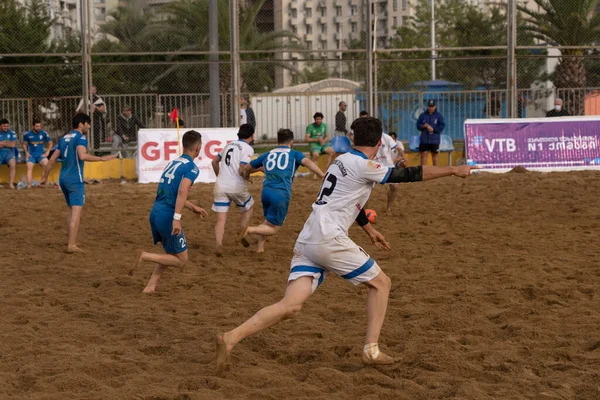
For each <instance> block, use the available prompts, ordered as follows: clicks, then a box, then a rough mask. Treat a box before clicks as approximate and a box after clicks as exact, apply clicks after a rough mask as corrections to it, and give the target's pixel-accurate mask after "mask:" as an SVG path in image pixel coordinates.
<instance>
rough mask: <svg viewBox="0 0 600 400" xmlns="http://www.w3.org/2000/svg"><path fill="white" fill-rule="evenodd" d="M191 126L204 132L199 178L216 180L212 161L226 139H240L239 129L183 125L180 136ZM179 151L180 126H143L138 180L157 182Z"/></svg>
mask: <svg viewBox="0 0 600 400" xmlns="http://www.w3.org/2000/svg"><path fill="white" fill-rule="evenodd" d="M191 130H195V131H198V132H200V134H201V135H202V149H201V150H200V155H199V156H198V158H196V159H195V160H194V162H195V163H196V165H197V166H198V169H199V170H200V174H199V175H198V179H196V182H214V181H215V180H216V177H215V173H214V171H213V169H212V165H211V162H212V160H213V159H214V158H215V157H216V156H217V154H219V152H220V151H221V150H223V148H224V147H225V146H226V145H227V143H229V142H232V141H234V140H237V133H238V130H239V129H238V128H198V129H191V128H185V129H180V134H181V138H183V134H184V133H185V132H187V131H191ZM181 138H180V139H181ZM181 151H183V147H181ZM179 155H180V153H179V150H178V144H177V129H140V130H139V131H138V156H137V174H138V182H139V183H153V182H158V181H159V180H160V176H161V175H162V173H163V171H164V169H165V167H166V166H167V164H168V163H169V162H170V161H172V160H174V159H176V158H177V157H179Z"/></svg>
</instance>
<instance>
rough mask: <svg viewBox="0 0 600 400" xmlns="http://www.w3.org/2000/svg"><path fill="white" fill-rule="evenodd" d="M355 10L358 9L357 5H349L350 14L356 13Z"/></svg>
mask: <svg viewBox="0 0 600 400" xmlns="http://www.w3.org/2000/svg"><path fill="white" fill-rule="evenodd" d="M357 11H358V7H356V6H352V7H350V15H356V13H357Z"/></svg>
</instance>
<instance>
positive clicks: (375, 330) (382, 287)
mask: <svg viewBox="0 0 600 400" xmlns="http://www.w3.org/2000/svg"><path fill="white" fill-rule="evenodd" d="M365 285H367V286H368V287H369V297H368V299H367V336H366V338H365V348H364V350H363V356H362V362H363V364H366V365H382V364H393V363H394V362H395V360H394V359H393V358H392V357H390V356H388V355H387V354H385V353H382V352H381V351H379V346H378V343H379V334H380V333H381V327H382V325H383V320H384V319H385V312H386V310H387V303H388V297H389V295H390V288H391V286H392V281H391V280H390V278H389V277H388V276H387V275H386V274H385V273H384V272H383V271H381V272H380V273H379V275H377V276H376V277H375V279H372V280H370V281H369V282H366V283H365Z"/></svg>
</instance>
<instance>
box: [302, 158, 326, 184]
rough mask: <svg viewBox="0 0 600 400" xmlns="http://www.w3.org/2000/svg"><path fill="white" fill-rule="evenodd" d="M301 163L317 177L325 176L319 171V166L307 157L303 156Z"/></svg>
mask: <svg viewBox="0 0 600 400" xmlns="http://www.w3.org/2000/svg"><path fill="white" fill-rule="evenodd" d="M302 165H304V166H305V167H306V168H308V169H309V170H310V172H312V173H313V174H315V175H317V176H318V177H319V178H321V179H323V178H325V174H324V173H323V171H321V168H319V166H318V165H317V164H316V163H314V162H313V161H312V160H309V159H308V157H304V158H303V159H302Z"/></svg>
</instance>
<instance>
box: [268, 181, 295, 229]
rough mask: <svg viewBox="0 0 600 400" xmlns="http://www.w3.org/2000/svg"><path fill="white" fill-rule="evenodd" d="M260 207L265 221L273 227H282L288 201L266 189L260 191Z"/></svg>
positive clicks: (285, 197) (286, 198)
mask: <svg viewBox="0 0 600 400" xmlns="http://www.w3.org/2000/svg"><path fill="white" fill-rule="evenodd" d="M261 200H262V205H263V211H264V214H265V219H266V220H267V221H268V222H270V223H271V224H273V225H275V226H282V225H283V222H284V221H285V217H286V216H287V212H288V207H289V205H290V199H289V197H287V196H282V195H280V194H278V193H276V192H273V191H270V190H269V189H268V188H267V189H263V191H262V199H261Z"/></svg>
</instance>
